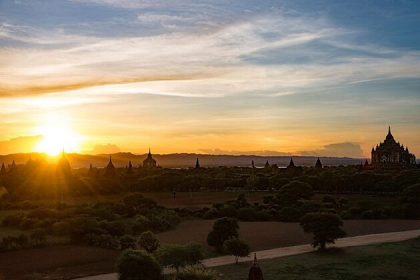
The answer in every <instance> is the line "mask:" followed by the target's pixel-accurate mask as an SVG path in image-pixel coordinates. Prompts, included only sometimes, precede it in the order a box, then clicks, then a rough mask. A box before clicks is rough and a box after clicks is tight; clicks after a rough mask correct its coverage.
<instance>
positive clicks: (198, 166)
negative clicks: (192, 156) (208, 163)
mask: <svg viewBox="0 0 420 280" xmlns="http://www.w3.org/2000/svg"><path fill="white" fill-rule="evenodd" d="M195 168H196V169H198V168H200V162H199V161H198V158H197V160H196V161H195Z"/></svg>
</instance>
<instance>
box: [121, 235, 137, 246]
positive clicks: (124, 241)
mask: <svg viewBox="0 0 420 280" xmlns="http://www.w3.org/2000/svg"><path fill="white" fill-rule="evenodd" d="M119 242H120V248H121V249H122V250H125V249H136V239H135V238H134V237H133V236H131V235H128V234H126V235H123V236H122V237H121V238H120V240H119Z"/></svg>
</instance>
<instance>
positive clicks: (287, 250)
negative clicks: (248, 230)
mask: <svg viewBox="0 0 420 280" xmlns="http://www.w3.org/2000/svg"><path fill="white" fill-rule="evenodd" d="M418 236H420V230H409V231H398V232H388V233H379V234H368V235H360V236H353V237H346V238H342V239H340V240H337V242H336V244H335V247H341V248H343V247H352V246H363V245H370V244H377V243H385V242H398V241H404V240H408V239H412V238H416V237H418ZM311 251H313V248H312V246H311V245H309V244H306V245H297V246H289V247H282V248H275V249H269V250H263V251H257V252H256V253H257V257H258V259H260V260H263V259H272V258H278V257H285V256H291V255H298V254H303V253H308V252H311ZM252 255H253V253H251V254H250V256H252ZM239 261H240V262H249V261H251V257H246V258H241V259H240V260H239ZM202 263H203V265H204V266H206V267H216V266H222V265H229V264H233V263H235V260H234V258H233V257H232V256H222V257H216V258H211V259H205V260H203V261H202ZM117 279H118V275H117V273H109V274H101V275H96V276H90V277H83V278H77V280H117Z"/></svg>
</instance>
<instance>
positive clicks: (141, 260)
mask: <svg viewBox="0 0 420 280" xmlns="http://www.w3.org/2000/svg"><path fill="white" fill-rule="evenodd" d="M117 271H118V275H119V276H118V278H119V280H159V279H161V273H162V270H161V267H160V265H159V263H158V262H157V261H156V259H155V258H154V257H153V256H151V255H150V254H148V253H146V252H145V251H139V250H127V251H124V252H123V253H122V254H121V256H120V257H119V259H118V261H117Z"/></svg>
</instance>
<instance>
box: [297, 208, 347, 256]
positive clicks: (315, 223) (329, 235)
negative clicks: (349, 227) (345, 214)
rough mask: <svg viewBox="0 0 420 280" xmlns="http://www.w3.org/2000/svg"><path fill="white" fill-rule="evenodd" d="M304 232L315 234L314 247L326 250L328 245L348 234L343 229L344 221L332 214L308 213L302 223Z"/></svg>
mask: <svg viewBox="0 0 420 280" xmlns="http://www.w3.org/2000/svg"><path fill="white" fill-rule="evenodd" d="M300 224H301V226H302V227H303V230H304V231H305V232H308V233H312V234H313V242H312V245H313V246H314V247H319V248H320V249H321V250H324V249H325V246H326V244H327V243H334V240H336V239H337V238H340V237H344V236H345V235H346V233H345V232H344V231H343V230H342V229H341V226H343V221H342V220H341V218H340V217H339V216H338V215H335V214H332V213H322V212H319V213H308V214H306V215H305V216H303V218H302V219H301V221H300Z"/></svg>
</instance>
